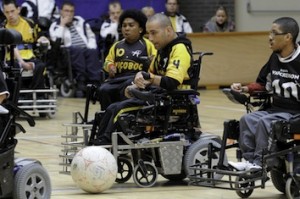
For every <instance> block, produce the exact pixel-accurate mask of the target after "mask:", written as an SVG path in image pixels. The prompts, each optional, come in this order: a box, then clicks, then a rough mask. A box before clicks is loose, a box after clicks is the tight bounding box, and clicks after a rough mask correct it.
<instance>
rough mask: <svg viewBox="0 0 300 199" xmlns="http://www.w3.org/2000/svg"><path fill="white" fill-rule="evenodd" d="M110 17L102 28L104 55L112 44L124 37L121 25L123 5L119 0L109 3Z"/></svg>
mask: <svg viewBox="0 0 300 199" xmlns="http://www.w3.org/2000/svg"><path fill="white" fill-rule="evenodd" d="M108 10H109V11H108V14H109V17H108V18H107V19H106V20H104V22H103V23H102V25H101V29H100V36H101V40H102V41H103V45H102V48H103V51H104V57H106V56H107V54H108V51H109V49H110V47H111V46H112V44H113V43H114V42H116V41H119V40H121V39H122V36H121V30H120V27H119V18H120V15H121V14H122V6H121V3H120V2H119V1H112V2H110V3H109V4H108Z"/></svg>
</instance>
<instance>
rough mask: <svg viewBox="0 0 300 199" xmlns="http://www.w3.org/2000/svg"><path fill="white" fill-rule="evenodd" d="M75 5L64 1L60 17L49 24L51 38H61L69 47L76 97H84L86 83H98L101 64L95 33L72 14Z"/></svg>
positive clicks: (57, 39) (80, 18)
mask: <svg viewBox="0 0 300 199" xmlns="http://www.w3.org/2000/svg"><path fill="white" fill-rule="evenodd" d="M74 12H75V5H74V4H73V3H72V2H70V1H65V2H64V3H63V4H62V8H61V17H60V18H59V19H58V20H57V21H56V22H53V23H52V24H51V26H50V37H51V40H52V41H54V42H56V41H59V40H61V41H62V44H63V45H64V46H65V47H66V48H68V49H69V51H70V57H71V65H72V70H73V73H74V77H75V79H76V82H77V90H76V93H75V95H76V97H84V95H85V91H86V84H87V83H93V84H100V81H101V75H100V74H101V66H100V62H99V59H98V50H97V44H96V38H95V34H94V33H93V32H92V30H91V28H90V25H89V24H87V23H85V21H84V19H83V18H82V17H80V16H74Z"/></svg>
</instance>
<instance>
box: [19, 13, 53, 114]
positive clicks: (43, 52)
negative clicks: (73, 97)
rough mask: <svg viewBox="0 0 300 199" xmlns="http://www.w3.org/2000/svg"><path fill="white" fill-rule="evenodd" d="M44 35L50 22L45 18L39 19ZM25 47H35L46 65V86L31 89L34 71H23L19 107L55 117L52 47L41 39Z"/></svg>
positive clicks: (37, 57)
mask: <svg viewBox="0 0 300 199" xmlns="http://www.w3.org/2000/svg"><path fill="white" fill-rule="evenodd" d="M38 22H39V24H40V25H41V30H42V35H44V36H47V30H46V28H47V27H46V26H47V24H48V25H49V22H48V21H47V20H45V19H44V18H41V19H39V21H38ZM22 45H23V46H24V48H25V49H26V48H28V49H33V51H34V54H35V56H36V59H37V60H39V61H40V62H42V63H43V64H45V65H46V67H45V70H44V71H43V74H42V75H43V78H44V86H43V87H41V88H39V89H36V88H35V89H31V88H30V84H31V82H32V81H33V78H32V77H33V71H32V70H28V71H25V70H23V71H21V76H22V79H21V82H22V83H21V87H20V96H19V100H18V106H19V108H21V109H23V110H25V111H26V112H27V113H29V114H31V115H33V116H39V117H43V118H45V117H48V118H54V117H55V114H56V109H57V106H56V105H57V92H58V90H57V89H56V86H55V84H54V80H53V77H54V76H53V73H52V70H50V66H49V65H48V60H49V58H48V53H49V49H51V46H50V43H49V42H48V41H41V42H38V43H34V44H22Z"/></svg>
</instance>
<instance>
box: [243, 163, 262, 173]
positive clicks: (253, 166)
mask: <svg viewBox="0 0 300 199" xmlns="http://www.w3.org/2000/svg"><path fill="white" fill-rule="evenodd" d="M261 169H262V168H261V166H259V165H257V164H255V163H253V164H252V163H249V164H248V165H247V166H246V171H252V170H261Z"/></svg>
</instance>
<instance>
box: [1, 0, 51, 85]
mask: <svg viewBox="0 0 300 199" xmlns="http://www.w3.org/2000/svg"><path fill="white" fill-rule="evenodd" d="M3 3H4V4H3V10H4V15H5V17H6V20H5V21H4V27H5V28H7V29H14V30H16V31H18V32H20V34H21V35H22V40H23V43H22V44H19V45H17V47H16V48H15V49H14V54H15V58H16V59H17V61H18V64H19V66H20V67H21V68H22V70H24V71H30V70H33V79H32V81H31V82H30V84H29V85H28V88H29V89H39V88H44V86H45V85H44V83H45V82H44V75H43V73H44V70H45V64H44V63H43V62H42V61H41V60H39V59H37V58H36V56H35V54H34V51H33V47H34V45H35V44H36V42H41V41H43V42H44V41H46V42H48V39H47V38H46V37H44V36H41V37H39V27H38V26H37V24H34V22H33V21H31V20H29V19H27V18H24V17H21V16H20V10H19V7H18V5H17V3H16V2H15V0H5V1H4V2H3ZM8 59H9V58H7V60H8ZM23 86H24V85H23Z"/></svg>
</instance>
